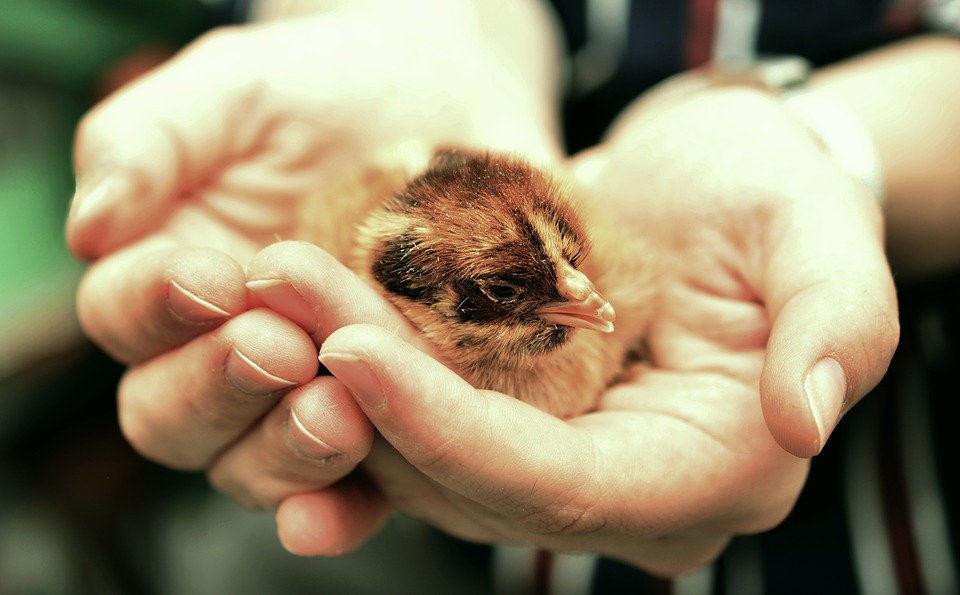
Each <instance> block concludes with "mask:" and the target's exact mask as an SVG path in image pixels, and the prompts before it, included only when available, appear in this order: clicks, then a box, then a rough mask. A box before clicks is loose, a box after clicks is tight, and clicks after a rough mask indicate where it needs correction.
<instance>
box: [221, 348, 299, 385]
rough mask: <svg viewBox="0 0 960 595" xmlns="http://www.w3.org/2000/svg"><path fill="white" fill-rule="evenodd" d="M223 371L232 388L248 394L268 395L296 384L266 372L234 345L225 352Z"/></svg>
mask: <svg viewBox="0 0 960 595" xmlns="http://www.w3.org/2000/svg"><path fill="white" fill-rule="evenodd" d="M223 373H224V376H225V377H226V379H227V382H229V383H230V385H231V386H233V388H235V389H237V390H238V391H240V392H242V393H245V394H248V395H268V394H271V393H274V392H276V391H278V390H282V389H285V388H290V387H291V386H294V385H296V384H297V383H296V382H293V381H291V380H286V379H284V378H280V377H279V376H274V375H273V374H271V373H270V372H267V371H266V370H264V369H263V368H261V367H260V366H258V365H257V364H255V363H254V362H253V360H251V359H250V358H248V357H247V356H245V355H244V354H242V353H240V351H239V350H238V349H237V348H236V347H234V348H233V349H231V350H230V353H228V354H227V361H226V362H225V363H224V366H223Z"/></svg>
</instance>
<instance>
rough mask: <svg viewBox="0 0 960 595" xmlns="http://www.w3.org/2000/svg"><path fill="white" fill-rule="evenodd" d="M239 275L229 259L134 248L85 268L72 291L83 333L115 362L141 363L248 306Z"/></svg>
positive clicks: (186, 250)
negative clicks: (85, 272)
mask: <svg viewBox="0 0 960 595" xmlns="http://www.w3.org/2000/svg"><path fill="white" fill-rule="evenodd" d="M245 281H246V279H245V275H244V271H243V269H242V268H241V267H240V265H239V264H237V263H236V262H235V261H234V260H233V259H231V258H230V257H228V256H227V255H225V254H223V253H220V252H217V251H214V250H205V249H197V248H179V249H178V248H170V247H163V246H158V245H155V244H151V245H146V244H142V245H137V246H131V247H130V248H127V249H124V250H122V251H120V252H118V253H116V254H114V255H111V256H109V257H107V258H104V259H103V260H100V261H98V262H97V263H95V264H94V265H92V266H91V267H90V269H89V270H88V271H87V274H86V275H85V277H84V279H83V282H82V283H81V285H80V287H79V289H78V292H77V314H78V316H79V318H80V322H81V324H82V325H83V328H84V331H85V332H86V333H87V335H88V336H89V337H91V338H92V339H93V340H94V341H96V342H97V344H98V345H100V346H101V347H102V348H103V349H104V350H105V351H107V352H108V353H109V354H111V355H112V356H113V357H114V358H116V359H117V360H119V361H121V362H126V363H129V362H139V361H143V360H145V359H147V358H149V357H152V356H154V355H156V354H158V353H161V352H164V351H166V350H168V349H171V348H173V347H177V346H180V345H183V344H184V343H186V342H188V341H189V340H191V339H193V338H194V337H197V336H199V335H201V334H203V333H205V332H208V331H210V330H212V329H214V328H216V327H217V326H219V325H220V324H222V323H223V322H224V321H226V320H227V319H228V318H229V317H230V316H233V315H236V314H238V313H240V312H242V311H244V310H245V309H246V308H247V295H248V294H247V290H246V287H244V282H245Z"/></svg>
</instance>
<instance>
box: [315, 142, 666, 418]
mask: <svg viewBox="0 0 960 595" xmlns="http://www.w3.org/2000/svg"><path fill="white" fill-rule="evenodd" d="M587 206H588V205H584V204H579V203H578V202H577V201H576V200H575V198H574V196H573V195H572V193H570V192H569V191H568V190H567V189H566V188H564V187H562V186H561V185H560V184H559V183H558V182H557V181H556V180H554V179H553V178H552V177H551V176H550V175H548V174H547V173H545V172H543V171H540V170H539V169H536V168H534V167H531V166H530V165H529V164H527V163H525V162H523V161H522V160H520V159H517V158H514V157H510V156H505V155H500V154H493V153H482V152H474V151H468V150H457V149H446V150H442V151H440V152H438V153H437V154H436V155H435V156H434V158H433V159H432V161H431V162H430V163H429V165H428V166H427V168H426V169H425V170H424V171H423V172H422V173H420V174H419V175H416V176H412V177H411V176H409V175H406V174H404V173H403V172H393V171H389V170H386V169H377V168H374V169H371V170H367V171H365V172H364V173H363V174H362V175H361V176H360V178H359V179H357V180H353V181H350V182H348V183H346V184H344V185H341V186H339V187H337V188H328V189H327V191H325V192H324V193H323V196H318V197H315V198H314V199H313V200H312V201H311V202H310V204H309V205H308V207H307V209H308V211H309V213H308V215H307V216H305V218H304V221H305V223H304V229H303V232H302V233H301V234H300V239H306V240H308V241H313V242H315V243H317V244H318V245H319V246H320V247H322V248H324V249H326V250H328V251H329V252H331V253H332V254H333V255H334V256H336V257H338V258H339V259H341V260H342V261H344V262H347V263H349V265H350V267H351V268H352V269H353V270H354V271H355V272H356V273H357V274H358V275H360V276H361V277H363V278H364V279H365V280H367V281H368V282H370V283H372V284H373V285H374V286H376V287H378V288H379V289H380V290H381V292H382V293H383V294H384V295H385V296H386V297H387V298H388V299H389V300H390V301H391V302H392V303H393V304H394V305H395V306H396V307H397V308H398V309H399V310H400V311H401V312H402V313H403V314H404V315H405V316H406V317H407V318H408V319H409V320H410V321H411V322H412V323H413V324H414V326H416V327H417V328H419V329H420V330H421V331H422V332H423V333H424V334H425V336H426V337H427V338H429V339H430V340H431V341H432V342H433V343H434V344H435V345H436V347H437V350H438V353H439V355H440V357H441V359H443V360H444V363H446V364H447V365H448V366H449V367H451V368H452V369H453V370H455V371H457V372H458V373H459V374H460V375H461V376H462V377H463V378H464V379H466V380H467V381H469V382H470V383H471V384H472V385H474V386H476V387H478V388H485V389H491V390H496V391H500V392H503V393H506V394H509V395H513V396H515V397H516V398H518V399H520V400H523V401H525V402H527V403H530V404H531V405H533V406H535V407H538V408H540V409H543V410H545V411H547V412H549V413H551V414H553V415H556V416H558V417H564V418H565V417H570V416H573V415H577V414H581V413H584V412H586V411H589V410H590V409H592V408H594V407H595V405H596V402H597V398H598V396H599V395H600V393H601V391H602V390H603V389H604V388H606V387H607V386H609V385H610V384H611V383H612V382H614V381H615V379H616V378H617V376H618V375H619V374H620V373H621V372H622V371H624V369H625V366H626V365H627V364H628V361H629V359H630V357H631V355H632V354H635V353H637V352H638V348H639V346H640V345H641V343H642V339H643V336H644V332H645V330H646V326H647V323H648V320H649V318H650V314H651V312H652V309H653V307H654V301H655V290H654V287H655V283H654V278H653V275H654V273H653V269H652V266H651V263H652V261H653V259H652V258H651V257H650V256H649V255H648V251H647V248H646V247H645V246H643V245H641V244H640V243H639V242H638V241H636V240H631V241H627V239H626V238H624V237H622V236H621V235H620V234H618V233H615V229H614V228H613V227H612V226H609V225H603V223H602V221H601V220H600V218H599V217H598V216H597V215H598V213H592V212H588V211H587V210H586V209H585V207H587ZM330 213H336V214H337V218H336V220H333V219H332V218H331V217H330V216H329V214H330ZM614 304H615V305H616V308H617V309H616V314H615V310H614ZM615 319H616V321H617V324H616V327H615V326H614V320H615Z"/></svg>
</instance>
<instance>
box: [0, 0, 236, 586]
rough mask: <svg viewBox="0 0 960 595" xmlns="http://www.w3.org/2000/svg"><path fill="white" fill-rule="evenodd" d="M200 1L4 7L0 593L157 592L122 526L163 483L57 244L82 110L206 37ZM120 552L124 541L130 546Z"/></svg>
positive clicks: (0, 23) (211, 9)
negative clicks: (137, 435) (120, 410)
mask: <svg viewBox="0 0 960 595" xmlns="http://www.w3.org/2000/svg"><path fill="white" fill-rule="evenodd" d="M218 16H219V15H217V9H216V7H215V6H212V5H205V4H203V3H200V2H199V1H196V0H2V1H0V594H2V595H8V594H9V595H13V594H16V595H20V594H28V593H29V594H44V593H51V594H53V593H57V594H59V593H135V592H136V593H149V592H151V589H149V588H146V585H143V584H139V582H141V581H142V579H140V578H137V576H136V575H135V573H132V572H127V571H126V570H125V569H130V568H133V563H134V562H133V560H134V559H135V555H134V552H132V551H131V549H130V548H129V547H127V544H129V543H137V542H140V540H129V539H128V540H126V541H124V540H122V539H119V535H120V534H122V533H126V534H130V533H132V532H137V531H142V530H143V529H142V528H138V527H136V526H135V525H136V523H137V522H143V521H144V517H143V514H142V512H143V511H144V510H146V508H147V507H148V505H149V502H150V501H151V500H155V499H157V498H158V497H161V496H162V494H161V493H160V492H159V491H158V490H157V489H156V488H157V487H158V486H166V485H169V483H168V481H169V480H171V479H172V478H173V477H176V478H177V479H176V481H179V482H190V481H194V480H199V479H200V478H194V477H192V476H190V475H184V474H178V475H176V476H174V475H173V474H167V473H165V472H163V471H162V470H160V469H158V468H156V467H153V466H152V465H150V464H148V463H146V462H145V461H143V460H142V459H140V458H139V457H137V456H136V455H134V454H133V453H132V452H131V451H130V450H129V448H128V447H127V446H126V445H125V443H124V442H123V440H122V438H121V437H120V435H119V432H118V430H117V424H116V413H115V405H114V394H115V387H116V382H117V379H118V377H119V374H120V368H119V367H117V366H116V365H115V364H113V363H112V362H110V360H109V359H107V358H106V357H105V356H103V355H102V354H100V353H99V352H98V351H97V350H96V349H94V348H92V346H91V345H89V344H88V343H87V342H86V341H85V340H84V339H83V337H82V335H81V333H80V330H79V326H78V324H77V322H76V318H75V315H74V308H73V300H74V291H75V286H76V283H77V281H78V279H79V277H80V274H81V272H82V264H81V263H78V262H76V261H75V260H74V259H73V258H72V257H71V255H70V254H69V252H68V251H67V249H66V247H65V245H64V242H63V225H64V219H65V215H66V212H67V208H68V205H69V200H70V197H71V195H72V193H73V176H72V168H71V155H70V151H71V143H72V137H73V134H74V129H75V127H76V124H77V121H78V119H79V118H80V116H81V115H82V114H83V113H84V112H85V111H86V110H87V109H89V108H90V107H91V106H92V105H93V104H94V103H95V102H96V101H97V100H99V99H101V98H102V97H104V96H105V95H106V94H108V93H109V92H110V91H111V90H112V89H113V88H115V87H116V86H118V85H119V84H121V83H122V82H123V81H124V80H126V79H128V78H130V77H132V76H135V75H136V74H137V73H138V72H140V71H142V70H143V69H144V68H146V67H147V66H148V65H149V64H151V63H153V62H156V61H158V60H160V59H162V57H163V56H165V55H168V54H169V53H170V52H172V51H174V50H175V49H176V48H177V47H179V46H182V45H183V44H185V43H187V42H188V41H189V40H190V39H192V38H193V37H195V36H197V35H198V34H199V33H200V32H202V31H203V30H205V29H207V28H208V27H210V26H211V24H212V23H213V22H214V21H215V19H216V18H218ZM121 544H124V545H122V546H121Z"/></svg>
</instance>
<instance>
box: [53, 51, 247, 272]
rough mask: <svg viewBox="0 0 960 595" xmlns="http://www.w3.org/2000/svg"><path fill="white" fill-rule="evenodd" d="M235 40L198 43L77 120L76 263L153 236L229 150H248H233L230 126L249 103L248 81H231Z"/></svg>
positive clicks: (70, 229)
mask: <svg viewBox="0 0 960 595" xmlns="http://www.w3.org/2000/svg"><path fill="white" fill-rule="evenodd" d="M232 35H235V34H231V36H232ZM231 36H228V35H224V34H215V35H208V36H206V37H204V38H202V39H201V40H200V41H198V42H197V43H195V44H193V45H192V46H190V47H188V48H187V49H185V50H184V51H183V52H181V53H180V54H179V55H178V56H177V57H175V58H174V59H172V60H171V61H169V62H167V63H166V64H164V65H162V66H160V67H158V68H156V69H155V70H153V71H152V72H149V73H146V74H144V75H142V76H141V77H139V78H138V79H136V80H135V81H133V82H132V83H130V84H129V85H128V86H126V87H124V88H122V89H120V90H119V91H117V92H116V93H114V94H113V95H112V96H110V97H108V98H107V99H106V100H105V101H103V102H102V103H100V104H99V105H98V106H97V107H95V108H94V109H93V110H92V111H91V112H89V113H88V114H87V115H86V116H84V118H83V119H82V120H81V122H80V124H79V126H78V128H77V133H76V137H75V140H74V169H75V173H76V180H77V190H76V193H75V195H74V199H73V203H72V205H71V209H70V215H69V217H68V220H67V229H66V235H67V242H68V244H69V246H70V248H71V250H72V251H73V252H74V253H75V254H76V255H77V256H78V257H81V258H95V257H98V256H100V255H102V254H104V253H107V252H110V251H112V250H114V249H116V248H117V247H118V246H120V245H123V244H125V243H127V242H129V241H131V240H133V239H135V238H137V237H140V236H141V235H143V234H145V233H146V232H148V231H151V230H152V229H155V228H156V227H157V226H158V225H159V224H160V223H161V222H163V221H164V220H165V219H166V216H167V215H168V214H169V213H170V212H171V211H172V209H173V207H174V205H175V203H176V201H177V199H178V198H179V197H180V195H181V194H182V193H183V192H184V191H185V190H187V189H188V188H189V187H190V186H191V185H193V184H195V183H197V182H198V181H199V180H200V179H202V178H203V177H205V176H207V175H209V173H210V171H211V169H212V168H213V167H214V166H215V164H217V163H220V162H222V161H223V160H224V159H225V158H226V157H227V155H225V152H227V151H228V150H229V151H234V152H237V151H242V150H243V147H237V146H234V145H233V144H231V143H230V142H229V141H234V143H235V142H236V140H237V138H242V134H241V133H240V132H239V131H237V129H236V128H237V127H236V125H235V124H236V123H234V125H233V126H232V127H231V125H230V118H231V114H232V113H234V112H236V109H235V108H234V107H233V106H236V105H238V104H240V103H242V102H243V101H244V100H245V99H244V95H245V93H244V87H243V85H244V84H245V83H243V80H242V78H241V77H237V76H233V75H232V72H233V70H232V65H234V64H235V63H236V62H237V61H236V60H235V59H228V56H229V55H228V54H227V53H226V51H227V49H228V48H227V46H228V45H229V40H228V39H225V38H228V37H231ZM225 131H231V134H230V137H229V138H227V139H225V138H224V135H225ZM225 141H228V142H225Z"/></svg>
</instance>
